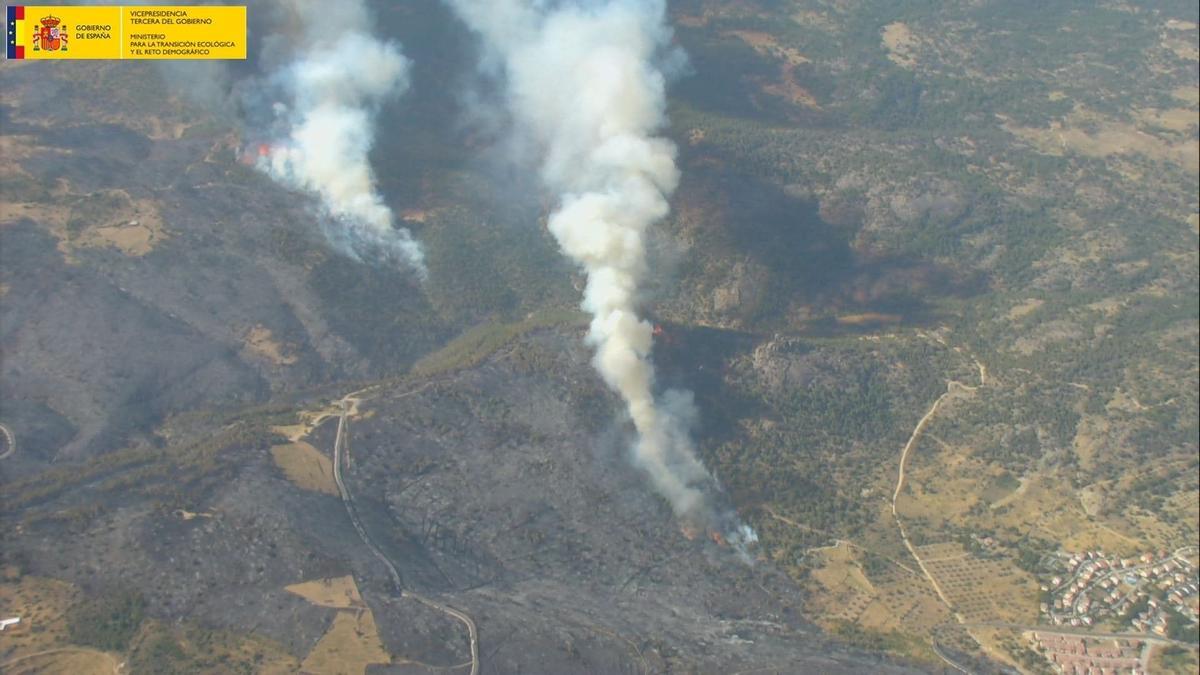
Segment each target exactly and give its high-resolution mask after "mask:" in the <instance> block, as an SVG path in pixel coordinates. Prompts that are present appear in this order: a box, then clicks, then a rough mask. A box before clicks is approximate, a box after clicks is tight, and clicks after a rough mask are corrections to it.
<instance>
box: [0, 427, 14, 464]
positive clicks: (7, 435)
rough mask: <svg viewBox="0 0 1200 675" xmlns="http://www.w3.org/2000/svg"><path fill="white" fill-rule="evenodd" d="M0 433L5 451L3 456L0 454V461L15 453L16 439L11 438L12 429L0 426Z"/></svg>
mask: <svg viewBox="0 0 1200 675" xmlns="http://www.w3.org/2000/svg"><path fill="white" fill-rule="evenodd" d="M0 433H2V434H4V440H5V446H6V447H5V449H4V454H0V459H4V458H6V457H8V456H9V455H11V454H13V453H14V452H16V451H17V437H16V436H13V432H12V429H9V428H8V427H6V426H4V425H3V424H0Z"/></svg>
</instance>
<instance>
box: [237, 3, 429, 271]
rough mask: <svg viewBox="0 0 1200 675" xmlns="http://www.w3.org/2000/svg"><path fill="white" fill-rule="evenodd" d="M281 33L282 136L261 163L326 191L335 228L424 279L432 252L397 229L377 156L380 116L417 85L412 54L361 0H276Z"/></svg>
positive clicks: (277, 114)
mask: <svg viewBox="0 0 1200 675" xmlns="http://www.w3.org/2000/svg"><path fill="white" fill-rule="evenodd" d="M276 5H277V7H276V9H277V10H278V11H277V12H276V17H275V19H274V21H273V23H274V24H275V25H274V28H273V30H276V31H278V32H277V33H276V34H277V35H280V36H286V38H287V39H286V40H283V39H271V38H270V37H269V38H268V39H267V40H266V41H265V44H266V45H267V49H268V50H270V49H284V50H287V49H292V48H293V47H292V45H303V47H302V51H299V52H292V53H290V60H287V61H285V62H284V63H282V64H281V65H279V66H278V67H277V68H276V69H275V71H274V73H273V75H272V76H271V77H270V80H271V82H270V84H271V85H273V87H272V88H273V89H275V90H277V91H278V92H280V94H281V97H282V98H283V99H284V100H278V101H275V102H274V104H273V106H272V111H273V114H274V118H275V119H274V120H273V125H272V126H273V131H274V134H273V137H272V138H270V139H269V142H268V143H265V144H264V145H263V146H262V149H261V151H260V155H261V156H260V157H258V158H257V160H256V162H257V165H258V167H259V168H260V169H262V170H263V171H266V172H267V173H269V174H270V175H271V176H272V177H273V178H275V179H276V180H278V181H280V182H281V183H284V184H286V185H288V186H290V187H293V188H298V189H303V190H307V191H309V192H312V193H314V194H316V195H318V196H319V197H320V198H321V203H322V205H323V207H324V210H325V212H326V214H325V215H327V216H328V218H330V219H331V220H332V223H333V226H332V227H330V228H327V233H328V234H329V235H330V237H331V238H332V239H333V240H334V242H335V243H337V244H340V245H341V246H342V248H343V249H344V250H345V251H346V252H347V253H349V254H351V255H370V256H378V255H382V256H384V257H386V258H395V259H398V260H401V261H404V262H406V263H408V264H409V265H411V266H412V267H413V268H414V269H415V270H417V272H418V273H419V274H420V275H421V276H425V263H424V255H423V253H422V250H421V246H420V245H419V244H418V243H417V242H416V241H415V240H414V239H413V238H412V235H411V233H410V232H409V231H408V230H407V229H405V228H402V227H397V226H396V223H395V217H394V215H393V214H392V211H391V209H389V208H388V206H387V205H386V204H385V203H384V201H383V198H382V196H380V194H379V192H378V191H377V189H376V187H375V175H374V172H373V171H372V169H371V165H370V161H369V158H368V155H369V153H370V150H371V146H372V145H373V144H374V140H375V126H374V117H375V116H376V114H377V113H378V111H379V109H380V107H381V106H382V105H383V104H384V103H385V102H387V101H388V100H390V99H392V98H395V97H397V96H399V95H401V94H403V93H404V92H405V91H406V90H407V89H408V68H409V62H408V60H407V59H406V58H405V57H404V56H403V55H402V54H401V52H400V49H399V46H398V45H396V44H395V43H393V42H383V41H380V40H379V39H378V38H376V37H374V36H373V35H371V32H370V26H371V20H370V17H369V15H368V13H367V9H366V7H365V5H364V3H363V2H362V0H353V1H345V2H338V3H336V6H335V7H334V11H330V3H328V2H323V1H318V0H277V2H276Z"/></svg>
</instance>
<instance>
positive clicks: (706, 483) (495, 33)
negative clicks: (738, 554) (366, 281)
mask: <svg viewBox="0 0 1200 675" xmlns="http://www.w3.org/2000/svg"><path fill="white" fill-rule="evenodd" d="M447 2H449V4H450V5H451V6H452V7H453V9H454V10H455V11H456V12H457V13H458V14H459V16H460V17H461V18H462V19H463V21H464V22H465V23H466V24H467V25H468V26H469V27H470V28H471V29H472V30H473V31H475V32H477V33H478V34H479V35H480V36H481V37H482V39H483V42H484V45H485V48H486V50H487V52H488V53H487V55H486V56H485V59H487V60H489V61H492V62H493V65H497V64H498V65H499V67H500V69H501V70H502V71H503V72H504V74H505V75H506V77H507V87H508V89H507V94H508V95H507V106H508V108H509V113H510V114H511V116H512V118H513V122H514V125H515V128H516V130H517V132H518V133H522V134H526V135H528V136H529V140H530V141H531V142H532V143H534V144H535V145H536V146H537V147H538V149H539V151H540V155H541V157H542V163H541V177H542V180H543V181H544V183H545V184H546V185H547V187H549V188H550V189H551V190H553V191H554V192H556V193H557V194H559V195H560V199H561V203H560V205H559V208H558V209H557V211H555V212H554V213H553V214H552V215H551V217H550V220H549V228H550V231H551V232H552V233H553V235H554V236H555V238H556V239H557V240H558V242H559V245H560V246H561V247H562V249H563V252H565V253H566V254H567V255H568V256H570V257H571V258H572V259H573V260H574V261H576V262H577V263H578V264H579V265H580V266H582V267H583V269H584V270H585V271H586V272H587V277H588V281H587V288H586V290H585V292H584V300H583V308H584V309H585V310H587V311H588V312H589V313H591V315H592V322H591V327H590V330H589V333H588V342H589V343H590V344H591V345H592V346H593V347H594V348H595V350H596V354H595V358H594V360H593V363H594V365H595V367H596V369H597V370H598V371H599V372H600V374H601V376H602V377H603V378H604V380H605V382H606V383H607V384H608V385H609V387H611V388H612V389H613V390H615V391H616V392H617V393H619V394H620V395H621V397H622V398H623V399H624V401H625V403H626V405H627V408H628V412H629V415H630V417H631V418H632V420H633V424H634V427H635V428H636V430H637V433H638V438H637V440H636V442H635V443H634V446H633V459H634V462H635V463H636V464H637V465H638V466H639V467H641V468H642V469H644V470H645V472H646V473H647V475H648V476H649V477H650V480H651V481H652V483H653V485H654V487H655V488H656V489H657V490H658V492H659V493H660V494H662V495H663V496H664V497H666V498H667V500H668V501H669V502H670V504H671V506H672V508H673V509H674V510H675V512H676V514H678V515H679V516H680V517H682V518H684V519H685V520H689V521H692V522H693V523H696V524H699V525H702V526H706V527H711V528H716V529H717V530H719V531H720V533H721V534H723V535H724V536H725V537H726V538H727V539H731V540H732V542H733V543H734V544H737V545H741V544H744V543H745V542H746V541H748V540H752V539H753V537H754V535H753V532H752V531H751V530H749V528H746V527H745V526H742V525H740V524H738V523H737V521H736V518H734V517H733V516H732V515H731V514H729V513H722V512H718V510H717V509H716V508H715V507H714V506H713V504H712V496H713V495H714V494H715V493H716V492H717V491H718V487H717V484H716V482H715V480H714V479H713V477H712V476H711V474H709V472H708V470H707V469H706V468H705V467H704V465H703V464H702V463H701V462H700V460H699V459H698V458H697V457H696V453H695V450H694V447H693V444H692V441H691V437H690V434H689V427H690V426H691V423H692V422H693V421H694V419H695V417H696V408H695V405H694V404H693V402H692V396H691V394H690V393H688V392H681V391H667V392H665V393H663V394H662V395H661V396H655V381H654V380H655V374H654V366H653V364H652V363H651V361H650V350H651V346H652V339H653V338H652V327H651V325H650V324H649V323H648V322H647V321H645V320H643V319H642V318H640V317H639V315H638V303H639V290H640V289H641V288H642V282H643V280H644V279H645V278H646V276H647V273H648V269H647V257H646V244H647V235H648V232H647V230H648V228H650V227H651V225H653V224H654V223H655V222H657V221H659V220H660V219H662V218H663V217H664V216H666V215H667V213H668V211H669V204H668V201H667V200H668V197H669V195H670V194H671V193H672V192H673V191H674V190H675V187H676V185H677V184H678V181H679V172H678V170H677V169H676V167H675V146H674V145H673V144H672V143H671V142H670V141H668V140H666V139H663V138H660V137H656V136H655V135H654V134H655V133H656V132H657V131H658V130H660V129H661V128H662V127H663V126H664V125H665V124H666V114H665V105H666V98H665V88H666V80H665V77H664V74H663V64H664V63H665V62H666V61H667V60H669V59H671V58H672V56H673V55H672V52H671V50H670V49H669V43H670V37H671V34H670V29H669V28H668V27H667V26H666V24H665V21H664V5H663V2H662V1H661V0H642V1H638V0H612V1H610V2H588V3H571V2H566V3H557V4H548V3H544V2H536V1H535V2H528V1H522V0H447Z"/></svg>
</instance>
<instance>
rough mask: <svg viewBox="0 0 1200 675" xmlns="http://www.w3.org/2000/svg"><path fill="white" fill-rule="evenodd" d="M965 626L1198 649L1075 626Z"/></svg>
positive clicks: (1151, 637)
mask: <svg viewBox="0 0 1200 675" xmlns="http://www.w3.org/2000/svg"><path fill="white" fill-rule="evenodd" d="M963 626H966V627H967V628H1010V629H1013V630H1027V631H1035V632H1038V633H1042V634H1043V635H1065V636H1068V637H1079V638H1092V639H1094V640H1140V641H1142V642H1154V643H1157V644H1163V645H1176V646H1178V647H1183V648H1185V649H1191V650H1193V651H1195V650H1196V648H1197V647H1196V645H1194V644H1192V643H1190V642H1181V641H1180V640H1172V639H1171V638H1168V637H1162V636H1159V635H1146V634H1143V633H1094V632H1092V631H1090V630H1088V629H1087V628H1075V627H1073V626H1030V625H1028V624H1023V623H1003V622H1000V621H982V622H972V623H964V624H963Z"/></svg>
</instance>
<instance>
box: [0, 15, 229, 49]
mask: <svg viewBox="0 0 1200 675" xmlns="http://www.w3.org/2000/svg"><path fill="white" fill-rule="evenodd" d="M6 9H7V19H8V29H7V35H6V37H7V41H8V50H7V55H8V58H10V59H40V60H53V59H244V58H246V8H245V7H244V6H241V7H228V6H211V5H187V6H132V7H130V6H121V5H110V6H73V5H55V6H44V5H13V6H9V7H7V8H6Z"/></svg>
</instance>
